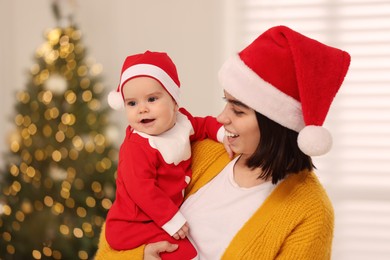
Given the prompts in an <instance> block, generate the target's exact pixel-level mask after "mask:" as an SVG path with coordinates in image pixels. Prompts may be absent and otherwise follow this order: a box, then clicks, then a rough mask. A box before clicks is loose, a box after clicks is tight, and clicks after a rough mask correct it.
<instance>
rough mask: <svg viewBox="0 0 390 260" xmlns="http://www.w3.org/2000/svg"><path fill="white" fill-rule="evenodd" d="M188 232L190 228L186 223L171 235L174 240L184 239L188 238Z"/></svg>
mask: <svg viewBox="0 0 390 260" xmlns="http://www.w3.org/2000/svg"><path fill="white" fill-rule="evenodd" d="M189 230H190V227H189V226H188V224H187V222H186V223H184V225H183V226H182V227H181V228H180V229H179V230H178V231H177V232H176V233H175V234H173V238H174V239H176V240H179V239H184V238H186V237H187V236H188V232H189Z"/></svg>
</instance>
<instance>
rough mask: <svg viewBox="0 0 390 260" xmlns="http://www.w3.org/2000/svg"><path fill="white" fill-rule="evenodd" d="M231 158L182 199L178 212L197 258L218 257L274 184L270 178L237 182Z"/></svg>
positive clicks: (212, 258)
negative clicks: (251, 183) (255, 182)
mask: <svg viewBox="0 0 390 260" xmlns="http://www.w3.org/2000/svg"><path fill="white" fill-rule="evenodd" d="M237 159H238V157H237V158H235V159H234V160H232V161H231V162H230V163H229V164H228V165H227V166H226V167H225V168H224V169H223V170H222V171H221V173H220V174H218V175H217V176H216V177H215V178H214V179H213V180H211V181H210V182H209V183H207V184H206V185H205V186H204V187H202V188H201V189H199V190H198V191H197V192H196V193H195V194H193V195H191V196H190V197H188V198H187V200H185V202H184V203H183V205H182V206H181V209H180V211H181V213H182V214H183V215H184V217H185V218H186V219H187V222H188V224H189V226H190V236H189V239H190V240H191V241H192V243H193V244H194V246H195V247H196V248H197V250H198V254H199V256H200V259H202V260H208V259H210V260H214V259H220V258H221V256H222V254H223V253H224V251H225V249H226V248H227V247H228V246H229V243H230V241H231V240H232V239H233V237H234V236H235V235H236V233H237V232H238V231H239V230H240V229H241V227H242V226H243V225H244V223H245V222H247V220H248V219H249V218H250V217H251V216H252V215H253V213H254V212H255V211H256V210H257V209H258V208H259V207H260V205H261V204H262V203H263V202H264V200H265V199H266V198H267V197H268V195H269V194H270V193H271V192H272V190H273V189H274V188H275V185H273V184H272V183H271V182H270V181H268V182H265V183H262V184H260V185H257V186H254V187H251V188H242V187H239V186H238V185H237V183H236V182H235V181H234V177H233V166H234V164H235V163H236V161H237Z"/></svg>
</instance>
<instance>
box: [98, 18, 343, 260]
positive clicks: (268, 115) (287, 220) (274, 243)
mask: <svg viewBox="0 0 390 260" xmlns="http://www.w3.org/2000/svg"><path fill="white" fill-rule="evenodd" d="M349 63H350V56H349V54H348V53H346V52H344V51H341V50H339V49H336V48H333V47H330V46H327V45H324V44H322V43H320V42H318V41H315V40H313V39H310V38H308V37H306V36H304V35H302V34H300V33H298V32H296V31H293V30H291V29H290V28H288V27H285V26H277V27H273V28H271V29H269V30H267V31H266V32H264V33H263V34H261V35H260V36H259V37H258V38H257V39H255V40H254V42H252V43H251V44H250V45H249V46H247V47H246V48H245V49H244V50H242V51H241V52H240V53H239V54H238V55H236V56H235V57H233V58H231V59H229V60H228V61H227V62H226V63H225V64H224V65H223V67H222V68H221V70H220V73H219V79H220V82H221V84H222V86H223V88H224V93H225V99H226V101H227V105H226V107H225V109H224V110H223V112H222V113H221V114H220V115H219V116H218V120H219V122H221V123H222V124H224V127H225V129H226V131H227V132H226V136H227V138H228V143H229V148H230V149H231V150H232V151H233V152H234V153H235V154H237V156H236V157H235V158H234V159H233V160H232V161H231V162H229V163H227V159H226V155H222V154H220V153H216V152H215V151H213V152H212V155H213V156H210V154H209V153H210V152H209V151H208V149H214V150H215V149H217V148H215V144H210V143H206V144H203V143H202V144H199V145H201V146H203V147H201V148H196V147H195V148H194V161H193V169H194V173H193V174H194V176H193V183H191V186H190V187H189V189H188V195H187V199H186V201H185V202H184V203H183V205H182V207H181V212H182V213H183V215H184V216H185V217H186V218H187V221H188V223H189V226H190V239H191V240H192V242H193V243H194V245H195V246H196V248H197V250H198V253H199V255H200V258H201V259H212V260H213V259H330V256H331V245H332V238H333V225H334V213H333V208H332V205H331V202H330V200H329V198H328V196H327V194H326V192H325V190H324V189H323V187H322V186H321V184H320V182H319V181H318V179H317V177H316V176H315V174H314V172H313V168H314V166H313V164H312V161H311V156H315V155H321V154H325V153H326V152H327V151H328V150H329V149H330V147H331V141H332V139H331V136H330V134H329V132H327V130H325V129H324V128H323V127H322V124H323V122H324V120H325V117H326V114H327V112H328V110H329V108H330V105H331V103H332V100H333V98H334V96H335V95H336V93H337V91H338V89H339V88H340V86H341V84H342V82H343V80H344V77H345V75H346V73H347V70H348V67H349ZM197 149H201V150H200V151H197ZM219 149H221V148H219ZM203 153H204V154H207V156H202V154H203ZM226 164H227V165H226ZM225 165H226V167H224V166H225ZM222 168H223V169H222ZM99 247H100V249H99V251H98V255H97V257H98V259H99V258H101V259H103V258H104V256H106V257H107V259H113V258H115V257H127V256H128V257H132V259H142V257H143V254H144V259H159V256H158V254H159V253H161V252H169V251H174V250H175V246H174V245H172V244H169V243H166V242H157V243H154V244H149V245H147V246H145V247H144V246H141V247H139V248H138V249H136V250H133V251H123V252H114V251H112V250H110V248H107V246H106V244H105V239H104V237H102V238H101V244H100V246H99ZM137 250H138V251H137ZM138 253H139V254H138ZM121 254H122V255H121Z"/></svg>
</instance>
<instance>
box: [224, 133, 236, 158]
mask: <svg viewBox="0 0 390 260" xmlns="http://www.w3.org/2000/svg"><path fill="white" fill-rule="evenodd" d="M223 146H224V147H225V150H226V152H227V153H228V155H229V158H230V159H233V157H234V152H233V151H232V149H231V148H230V145H229V142H228V140H227V136H226V135H225V136H224V137H223Z"/></svg>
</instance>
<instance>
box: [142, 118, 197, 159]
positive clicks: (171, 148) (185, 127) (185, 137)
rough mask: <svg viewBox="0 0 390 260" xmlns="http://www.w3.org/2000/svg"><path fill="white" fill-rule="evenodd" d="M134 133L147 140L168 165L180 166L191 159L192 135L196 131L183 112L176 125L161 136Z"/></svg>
mask: <svg viewBox="0 0 390 260" xmlns="http://www.w3.org/2000/svg"><path fill="white" fill-rule="evenodd" d="M134 133H137V134H139V135H140V136H142V137H144V138H147V139H148V141H149V144H150V146H151V147H153V148H154V149H157V150H158V151H159V152H160V153H161V156H162V157H163V159H164V161H165V162H166V163H168V164H171V163H173V164H175V165H178V164H179V163H180V162H182V161H185V160H188V159H189V158H190V157H191V143H190V135H192V134H193V133H194V129H193V127H192V125H191V122H190V120H188V118H187V116H185V115H183V114H182V113H181V112H177V119H176V124H175V125H174V126H173V127H172V128H171V129H169V130H168V131H166V132H164V133H162V134H160V135H148V134H145V133H141V132H138V131H137V130H134Z"/></svg>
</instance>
